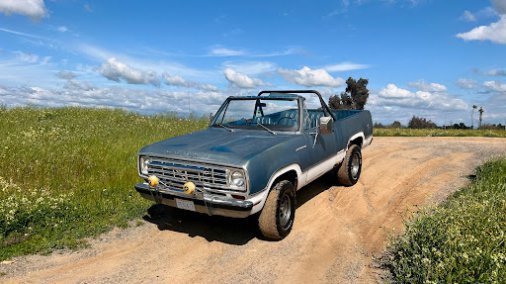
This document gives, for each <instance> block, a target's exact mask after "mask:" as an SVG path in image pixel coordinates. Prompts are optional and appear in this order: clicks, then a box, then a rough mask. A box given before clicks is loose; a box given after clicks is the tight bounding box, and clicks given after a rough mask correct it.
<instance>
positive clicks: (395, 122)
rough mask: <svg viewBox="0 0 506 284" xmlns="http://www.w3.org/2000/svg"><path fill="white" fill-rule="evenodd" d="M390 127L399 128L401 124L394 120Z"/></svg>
mask: <svg viewBox="0 0 506 284" xmlns="http://www.w3.org/2000/svg"><path fill="white" fill-rule="evenodd" d="M390 127H392V128H401V127H402V124H401V123H400V122H399V121H397V120H396V121H394V122H393V123H392V125H391V126H390Z"/></svg>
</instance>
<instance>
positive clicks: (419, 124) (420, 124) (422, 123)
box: [408, 116, 437, 128]
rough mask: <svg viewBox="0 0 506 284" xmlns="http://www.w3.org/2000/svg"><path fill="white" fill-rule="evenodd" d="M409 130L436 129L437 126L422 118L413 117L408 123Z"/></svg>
mask: <svg viewBox="0 0 506 284" xmlns="http://www.w3.org/2000/svg"><path fill="white" fill-rule="evenodd" d="M408 127H409V128H437V125H436V124H435V123H434V122H432V121H430V120H428V119H426V118H423V117H416V116H413V117H412V118H411V120H410V121H409V123H408Z"/></svg>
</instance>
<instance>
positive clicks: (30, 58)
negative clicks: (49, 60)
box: [13, 51, 39, 64]
mask: <svg viewBox="0 0 506 284" xmlns="http://www.w3.org/2000/svg"><path fill="white" fill-rule="evenodd" d="M13 53H14V54H15V55H16V58H17V59H18V60H19V61H21V62H24V63H30V64H35V63H37V62H38V61H39V56H38V55H36V54H33V53H25V52H22V51H14V52H13Z"/></svg>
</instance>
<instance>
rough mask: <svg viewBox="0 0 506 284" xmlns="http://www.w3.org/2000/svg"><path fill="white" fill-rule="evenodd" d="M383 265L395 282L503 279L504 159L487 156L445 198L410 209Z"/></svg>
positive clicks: (505, 250) (505, 253)
mask: <svg viewBox="0 0 506 284" xmlns="http://www.w3.org/2000/svg"><path fill="white" fill-rule="evenodd" d="M405 225H406V226H405V233H404V235H402V236H399V237H397V238H395V239H394V240H393V241H392V243H391V245H390V248H389V253H388V254H387V256H386V265H387V267H388V268H389V269H390V271H391V273H392V277H393V279H392V280H393V281H394V282H396V283H504V282H503V281H504V279H506V159H501V160H496V161H492V162H488V163H486V164H485V165H483V166H481V167H479V168H478V170H477V175H476V178H475V181H474V182H473V183H472V184H471V185H469V186H468V187H466V188H464V189H462V190H460V191H458V192H456V193H455V194H453V195H452V196H451V197H450V198H449V199H448V200H447V201H446V202H445V203H443V204H442V205H440V206H437V207H434V208H428V209H425V210H422V211H421V212H419V213H417V214H415V216H414V217H413V218H411V219H410V220H408V221H407V222H406V224H405Z"/></svg>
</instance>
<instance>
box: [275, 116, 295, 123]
mask: <svg viewBox="0 0 506 284" xmlns="http://www.w3.org/2000/svg"><path fill="white" fill-rule="evenodd" d="M283 119H288V120H289V121H290V123H289V124H287V125H292V124H295V122H296V120H295V118H291V117H286V116H285V117H282V118H280V119H278V121H277V122H276V125H280V122H281V121H282V120H283ZM292 122H293V123H292Z"/></svg>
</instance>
